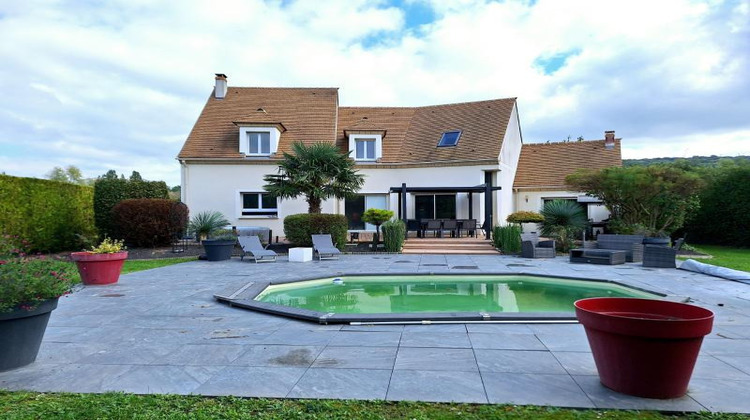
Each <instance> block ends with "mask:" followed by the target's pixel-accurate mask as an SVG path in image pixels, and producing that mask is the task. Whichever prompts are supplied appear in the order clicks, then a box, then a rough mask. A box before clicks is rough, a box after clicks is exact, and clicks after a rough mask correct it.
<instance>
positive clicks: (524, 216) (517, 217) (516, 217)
mask: <svg viewBox="0 0 750 420" xmlns="http://www.w3.org/2000/svg"><path fill="white" fill-rule="evenodd" d="M505 221H506V222H508V223H542V222H543V221H544V216H542V215H541V214H539V213H537V212H535V211H517V212H515V213H511V214H509V215H508V217H507V218H506V219H505Z"/></svg>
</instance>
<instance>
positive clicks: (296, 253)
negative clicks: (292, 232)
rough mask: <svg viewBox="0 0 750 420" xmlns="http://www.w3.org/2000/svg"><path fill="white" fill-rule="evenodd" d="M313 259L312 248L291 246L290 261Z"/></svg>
mask: <svg viewBox="0 0 750 420" xmlns="http://www.w3.org/2000/svg"><path fill="white" fill-rule="evenodd" d="M312 259H313V249H312V248H289V262H308V261H312Z"/></svg>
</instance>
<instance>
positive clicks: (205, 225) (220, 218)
mask: <svg viewBox="0 0 750 420" xmlns="http://www.w3.org/2000/svg"><path fill="white" fill-rule="evenodd" d="M229 224H230V223H229V220H227V218H226V217H224V215H223V214H221V212H218V211H202V212H200V213H198V214H196V215H195V217H193V219H192V220H191V221H190V224H189V225H188V230H189V231H190V234H191V235H195V239H196V240H201V239H206V238H208V237H209V236H212V235H213V234H214V233H215V232H216V231H218V230H220V229H222V228H224V227H226V226H229Z"/></svg>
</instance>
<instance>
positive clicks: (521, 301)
mask: <svg viewBox="0 0 750 420" xmlns="http://www.w3.org/2000/svg"><path fill="white" fill-rule="evenodd" d="M258 286H259V285H256V287H255V288H256V292H255V293H254V294H253V296H252V297H250V298H249V299H245V300H243V301H237V300H235V301H232V302H230V303H231V304H232V305H235V306H241V307H246V308H249V309H255V310H260V311H264V312H271V313H276V314H280V315H286V316H291V317H295V318H302V319H308V320H315V321H318V322H321V323H331V322H390V321H425V320H434V321H441V320H442V321H445V320H453V321H483V320H484V321H488V320H517V321H518V320H539V321H541V320H572V319H575V313H574V307H573V302H575V301H576V300H578V299H583V298H589V297H603V296H612V297H639V298H658V297H660V295H658V294H655V293H651V292H648V291H645V290H638V289H634V288H631V287H627V286H624V285H622V284H619V283H615V282H610V281H601V280H583V279H572V278H564V277H545V276H529V275H502V274H498V275H367V276H340V277H326V278H320V279H313V280H305V281H297V282H290V283H285V284H268V285H264V287H258Z"/></svg>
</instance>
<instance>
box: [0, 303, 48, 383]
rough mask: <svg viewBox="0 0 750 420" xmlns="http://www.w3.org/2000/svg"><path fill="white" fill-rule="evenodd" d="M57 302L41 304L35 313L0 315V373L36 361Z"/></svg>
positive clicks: (18, 311) (19, 310) (23, 311)
mask: <svg viewBox="0 0 750 420" xmlns="http://www.w3.org/2000/svg"><path fill="white" fill-rule="evenodd" d="M55 308H57V298H55V299H50V300H47V301H44V302H42V303H41V304H40V305H39V306H38V307H37V308H36V309H34V310H31V311H27V310H25V309H15V310H13V311H12V312H9V313H2V314H0V338H1V339H0V371H5V370H10V369H16V368H19V367H21V366H26V365H28V364H29V363H31V362H33V361H34V360H36V356H37V354H38V353H39V347H40V346H41V344H42V338H43V337H44V331H45V330H46V329H47V322H48V321H49V315H50V313H51V312H52V311H53V310H54V309H55Z"/></svg>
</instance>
